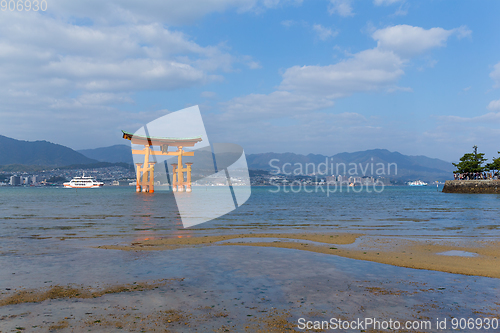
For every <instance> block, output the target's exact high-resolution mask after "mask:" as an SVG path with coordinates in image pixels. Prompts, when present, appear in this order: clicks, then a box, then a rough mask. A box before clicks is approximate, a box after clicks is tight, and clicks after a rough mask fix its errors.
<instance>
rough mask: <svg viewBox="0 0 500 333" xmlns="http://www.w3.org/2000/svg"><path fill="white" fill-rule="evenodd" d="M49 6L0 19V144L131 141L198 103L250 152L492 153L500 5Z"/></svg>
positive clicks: (218, 130)
mask: <svg viewBox="0 0 500 333" xmlns="http://www.w3.org/2000/svg"><path fill="white" fill-rule="evenodd" d="M46 5H47V6H46V10H45V11H41V10H39V11H38V12H34V11H33V10H31V11H21V12H18V11H17V10H15V11H9V10H8V9H7V10H6V11H0V101H1V103H0V135H4V136H8V137H13V138H16V139H22V140H47V141H51V142H54V143H59V144H63V145H66V146H69V147H71V148H74V149H85V148H96V147H104V146H110V145H114V144H120V143H121V144H126V142H125V141H124V140H123V139H121V136H120V130H121V129H124V130H128V131H131V132H133V131H135V130H137V129H138V128H139V127H140V126H141V125H143V124H145V123H148V122H150V121H152V120H154V119H155V118H157V117H160V116H162V115H165V114H166V113H168V112H172V111H176V110H180V109H182V108H185V107H188V106H191V105H199V106H200V109H201V112H202V115H203V118H204V121H205V124H206V129H207V133H208V135H209V137H210V139H211V141H212V142H232V143H238V144H240V145H242V146H243V147H244V148H245V151H246V152H247V153H258V152H270V151H273V152H295V153H305V154H307V153H317V154H326V155H331V154H335V153H340V152H346V151H347V152H353V151H359V150H366V149H373V148H386V149H389V150H391V151H399V152H401V153H404V154H409V155H427V156H430V157H437V158H442V159H444V160H448V161H456V160H457V159H458V158H459V157H460V156H461V155H462V154H463V153H464V152H467V151H470V150H471V149H472V146H473V145H474V144H476V145H478V146H479V150H480V151H483V152H485V153H486V154H487V157H489V158H491V157H493V156H497V154H496V152H497V151H498V150H500V38H498V31H500V20H498V13H499V12H500V2H498V1H427V0H426V1H418V0H416V1H409V0H373V1H368V0H366V1H364V0H363V1H361V0H358V1H354V0H352V1H351V0H147V1H132V0H121V1H117V0H108V1H101V0H85V1H83V0H46ZM166 136H168V133H166Z"/></svg>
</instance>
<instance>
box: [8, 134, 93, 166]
mask: <svg viewBox="0 0 500 333" xmlns="http://www.w3.org/2000/svg"><path fill="white" fill-rule="evenodd" d="M96 162H97V161H96V160H94V159H91V158H88V157H86V156H83V155H82V154H80V153H78V152H76V151H74V150H73V149H71V148H68V147H65V146H62V145H58V144H55V143H51V142H47V141H22V140H16V139H11V138H8V137H5V136H2V135H0V165H9V164H22V165H40V166H54V167H56V166H65V165H70V164H89V163H96Z"/></svg>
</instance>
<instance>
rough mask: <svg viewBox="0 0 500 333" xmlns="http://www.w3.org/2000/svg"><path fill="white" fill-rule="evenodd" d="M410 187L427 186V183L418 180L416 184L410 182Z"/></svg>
mask: <svg viewBox="0 0 500 333" xmlns="http://www.w3.org/2000/svg"><path fill="white" fill-rule="evenodd" d="M408 185H410V186H427V183H424V182H423V181H421V180H416V181H414V182H408Z"/></svg>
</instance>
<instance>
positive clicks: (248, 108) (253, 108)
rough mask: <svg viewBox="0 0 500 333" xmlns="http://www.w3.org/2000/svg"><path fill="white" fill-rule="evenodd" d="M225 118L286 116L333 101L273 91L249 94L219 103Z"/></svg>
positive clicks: (312, 109) (321, 107)
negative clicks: (266, 93)
mask: <svg viewBox="0 0 500 333" xmlns="http://www.w3.org/2000/svg"><path fill="white" fill-rule="evenodd" d="M221 105H222V107H223V109H224V111H225V112H224V113H223V115H222V118H221V119H223V120H224V121H227V120H235V119H236V120H242V119H251V118H265V119H272V118H279V117H288V116H293V115H297V114H301V113H306V112H309V111H314V110H320V109H324V108H327V107H331V106H333V101H331V100H330V99H327V98H318V97H317V96H308V95H305V94H296V93H293V94H292V93H290V92H288V91H275V92H273V93H271V94H268V95H265V94H250V95H246V96H243V97H236V98H233V99H231V100H230V101H228V102H224V103H222V104H221Z"/></svg>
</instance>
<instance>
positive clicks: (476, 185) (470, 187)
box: [443, 180, 500, 194]
mask: <svg viewBox="0 0 500 333" xmlns="http://www.w3.org/2000/svg"><path fill="white" fill-rule="evenodd" d="M443 192H445V193H497V194H500V180H447V181H446V183H445V184H444V187H443Z"/></svg>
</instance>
